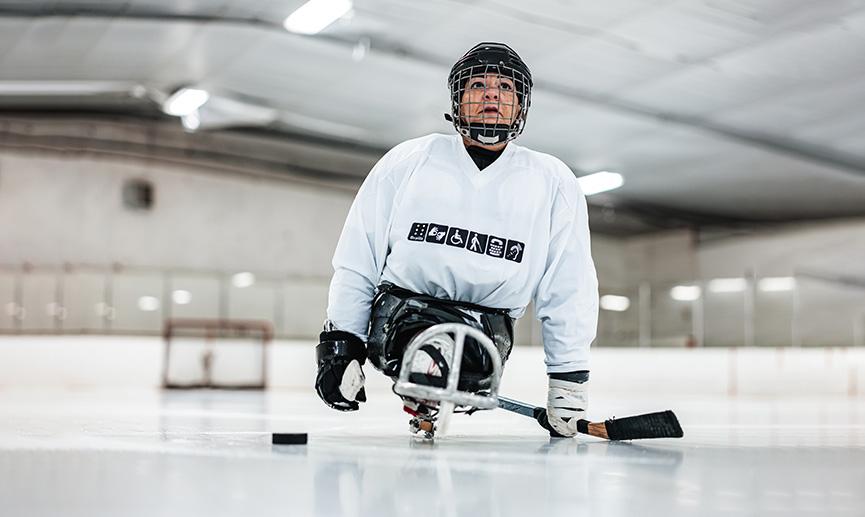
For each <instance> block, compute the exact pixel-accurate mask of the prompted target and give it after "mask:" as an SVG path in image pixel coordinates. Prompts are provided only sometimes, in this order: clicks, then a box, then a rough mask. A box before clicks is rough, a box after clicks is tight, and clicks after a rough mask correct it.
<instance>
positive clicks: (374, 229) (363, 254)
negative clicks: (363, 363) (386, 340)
mask: <svg viewBox="0 0 865 517" xmlns="http://www.w3.org/2000/svg"><path fill="white" fill-rule="evenodd" d="M393 154H394V153H393V151H391V152H389V153H388V154H385V155H384V156H383V157H382V158H381V159H380V160H379V161H378V163H376V165H375V166H374V167H373V169H372V171H370V173H369V175H367V177H366V180H364V182H363V184H362V185H361V187H360V190H359V191H358V193H357V196H356V197H355V199H354V202H353V203H352V205H351V209H350V210H349V212H348V217H347V218H346V220H345V225H344V226H343V228H342V233H341V234H340V237H339V242H338V243H337V246H336V251H335V252H334V255H333V262H332V265H333V269H334V274H333V278H332V279H331V282H330V290H329V292H328V303H327V319H328V321H329V323H330V325H329V326H331V327H333V328H336V329H339V330H344V331H347V332H351V333H353V334H356V335H357V336H359V337H360V338H361V339H363V340H364V341H366V339H367V325H368V323H369V315H370V305H371V303H372V298H373V295H374V294H375V288H376V286H377V285H378V283H379V279H380V276H381V272H382V269H383V268H384V261H385V258H386V257H387V253H388V228H389V225H390V218H391V213H392V211H393V203H394V196H395V194H396V188H395V186H394V184H393V183H392V177H393V175H392V174H391V172H392V169H393V167H394V166H395V163H394V162H395V160H394V156H393Z"/></svg>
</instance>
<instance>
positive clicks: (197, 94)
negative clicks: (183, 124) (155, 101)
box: [162, 88, 210, 117]
mask: <svg viewBox="0 0 865 517" xmlns="http://www.w3.org/2000/svg"><path fill="white" fill-rule="evenodd" d="M209 98H210V94H209V93H207V91H205V90H197V89H194V88H181V89H180V90H177V91H176V92H174V94H172V95H171V97H169V98H168V99H166V101H165V103H164V104H163V105H162V111H164V112H165V113H167V114H169V115H174V116H175V117H183V116H185V115H190V114H192V113H195V112H196V111H197V110H198V108H200V107H202V106H204V103H205V102H207V99H209Z"/></svg>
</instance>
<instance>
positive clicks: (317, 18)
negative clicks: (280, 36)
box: [282, 0, 352, 34]
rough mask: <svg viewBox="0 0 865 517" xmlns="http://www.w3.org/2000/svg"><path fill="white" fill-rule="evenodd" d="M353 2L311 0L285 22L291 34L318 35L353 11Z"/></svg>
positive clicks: (346, 0)
mask: <svg viewBox="0 0 865 517" xmlns="http://www.w3.org/2000/svg"><path fill="white" fill-rule="evenodd" d="M351 7H352V3H351V0H309V2H307V3H305V4H303V5H302V6H300V7H298V8H297V10H296V11H294V12H293V13H291V14H290V15H289V16H288V18H286V19H285V21H284V22H283V24H282V25H283V26H284V27H285V29H286V30H287V31H289V32H294V33H297V34H318V33H319V32H321V31H322V30H324V29H325V28H326V27H327V26H328V25H330V24H331V23H333V22H335V21H336V20H338V19H340V18H342V17H343V16H345V15H346V14H347V13H348V12H349V11H351Z"/></svg>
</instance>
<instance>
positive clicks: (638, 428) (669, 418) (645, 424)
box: [604, 410, 685, 440]
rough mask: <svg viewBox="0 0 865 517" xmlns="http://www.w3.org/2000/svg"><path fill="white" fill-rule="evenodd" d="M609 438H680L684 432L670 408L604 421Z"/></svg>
mask: <svg viewBox="0 0 865 517" xmlns="http://www.w3.org/2000/svg"><path fill="white" fill-rule="evenodd" d="M604 424H605V427H606V429H607V435H608V436H609V437H610V440H640V439H645V438H681V437H682V436H684V435H685V434H684V433H683V432H682V426H681V425H679V419H678V418H676V414H675V413H673V412H672V411H670V410H667V411H660V412H658V413H648V414H645V415H637V416H629V417H625V418H618V419H614V418H611V419H609V420H607V421H606V422H604Z"/></svg>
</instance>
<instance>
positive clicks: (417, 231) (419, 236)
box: [408, 223, 427, 241]
mask: <svg viewBox="0 0 865 517" xmlns="http://www.w3.org/2000/svg"><path fill="white" fill-rule="evenodd" d="M426 228H427V223H414V224H413V225H411V231H409V232H408V240H410V241H422V240H423V239H424V237H426Z"/></svg>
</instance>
